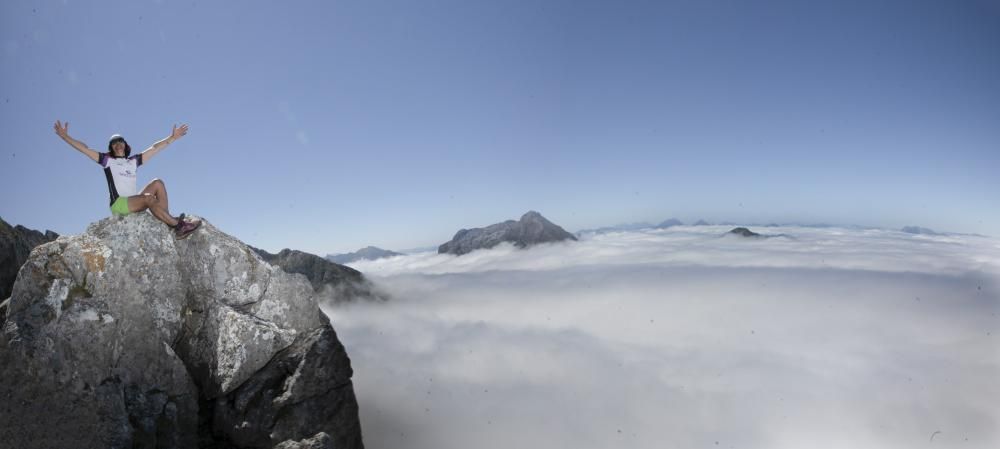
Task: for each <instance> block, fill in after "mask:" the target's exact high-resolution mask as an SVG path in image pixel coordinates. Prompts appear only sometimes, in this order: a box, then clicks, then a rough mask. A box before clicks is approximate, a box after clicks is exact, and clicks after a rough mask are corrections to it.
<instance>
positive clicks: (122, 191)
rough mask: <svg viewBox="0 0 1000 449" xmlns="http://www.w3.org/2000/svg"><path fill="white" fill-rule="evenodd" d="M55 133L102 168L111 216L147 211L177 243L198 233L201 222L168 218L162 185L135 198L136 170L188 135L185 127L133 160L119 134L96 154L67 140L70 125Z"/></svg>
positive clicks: (57, 126) (156, 181)
mask: <svg viewBox="0 0 1000 449" xmlns="http://www.w3.org/2000/svg"><path fill="white" fill-rule="evenodd" d="M55 130H56V134H58V135H59V137H61V138H62V140H65V141H66V143H68V144H70V146H72V147H73V148H76V149H77V150H78V151H80V152H81V153H83V154H84V155H86V156H87V157H89V158H90V159H91V160H93V161H94V162H97V163H98V164H101V166H102V167H104V176H105V177H106V178H107V181H108V191H109V193H110V194H111V212H112V213H113V214H115V215H122V216H124V215H128V214H130V213H135V212H142V211H144V210H146V209H149V211H150V212H152V213H153V216H155V217H156V218H158V219H159V220H160V221H162V222H164V223H166V225H167V226H170V227H171V228H172V229H173V230H174V237H175V238H176V239H183V238H187V236H189V235H191V233H192V232H194V230H195V229H198V226H201V220H193V219H189V218H185V217H184V214H181V215H180V217H178V218H174V217H173V216H172V215H170V211H169V209H168V208H167V188H166V187H165V186H164V185H163V181H160V180H159V179H154V180H153V181H152V182H150V183H149V184H147V185H146V187H145V188H143V189H142V191H141V192H139V193H138V194H136V191H135V174H136V170H137V169H138V168H139V166H141V165H142V164H143V163H145V162H148V161H149V160H150V159H152V157H153V156H156V154H157V153H159V152H160V151H161V150H163V149H164V148H166V147H167V145H170V144H171V143H173V142H174V141H175V140H177V139H180V138H181V137H184V135H185V134H187V131H188V126H187V125H181V127H180V128H178V127H177V125H174V129H173V131H171V132H170V137H167V138H166V139H163V140H161V141H159V142H156V143H154V144H153V146H151V147H149V148H147V149H146V151H143V152H142V153H139V154H137V155H135V156H132V155H131V153H132V147H130V146H129V144H128V142H126V141H125V139H124V138H123V137H122V136H120V135H118V134H115V135H113V136H111V141H110V142H108V152H107V153H98V152H97V151H94V150H92V149H90V148H89V147H88V146H87V145H86V144H85V143H83V142H80V141H79V140H76V139H74V138H72V137H70V136H69V122H67V123H66V124H62V123H60V122H59V121H58V120H57V121H56V124H55Z"/></svg>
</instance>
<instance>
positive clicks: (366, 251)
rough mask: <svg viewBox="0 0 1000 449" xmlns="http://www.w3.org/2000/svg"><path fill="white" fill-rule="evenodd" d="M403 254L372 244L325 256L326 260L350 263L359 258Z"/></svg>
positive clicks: (373, 258) (378, 257) (381, 257)
mask: <svg viewBox="0 0 1000 449" xmlns="http://www.w3.org/2000/svg"><path fill="white" fill-rule="evenodd" d="M402 255H403V254H401V253H397V252H395V251H389V250H387V249H382V248H377V247H374V246H366V247H364V248H361V249H359V250H357V251H355V252H353V253H347V254H331V255H328V256H326V260H329V261H330V262H333V263H340V264H344V263H351V262H357V261H359V260H378V259H383V258H386V257H393V256H402Z"/></svg>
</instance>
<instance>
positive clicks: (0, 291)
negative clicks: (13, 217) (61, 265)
mask: <svg viewBox="0 0 1000 449" xmlns="http://www.w3.org/2000/svg"><path fill="white" fill-rule="evenodd" d="M58 237H59V234H56V233H55V232H52V231H45V233H44V234H42V233H41V232H38V231H36V230H34V229H28V228H26V227H24V226H21V225H17V226H11V225H10V224H8V223H7V222H6V221H3V219H2V218H0V300H3V299H5V298H7V297H9V296H10V292H11V288H12V287H13V286H14V279H15V278H17V271H18V270H20V269H21V265H24V261H25V260H28V254H30V253H31V250H32V249H33V248H34V247H36V246H38V245H41V244H42V243H46V242H51V241H53V240H55V239H56V238H58Z"/></svg>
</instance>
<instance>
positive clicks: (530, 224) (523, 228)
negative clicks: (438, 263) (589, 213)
mask: <svg viewBox="0 0 1000 449" xmlns="http://www.w3.org/2000/svg"><path fill="white" fill-rule="evenodd" d="M562 240H574V241H575V240H576V237H574V236H573V234H570V233H569V232H566V230H565V229H563V228H561V227H559V226H557V225H555V224H553V223H552V222H551V221H549V220H546V219H545V217H543V216H542V214H540V213H538V212H535V211H529V212H528V213H526V214H524V215H522V216H521V220H520V221H514V220H507V221H505V222H503V223H497V224H493V225H490V226H487V227H485V228H474V229H462V230H460V231H458V233H456V234H455V237H454V238H452V239H451V241H449V242H447V243H445V244H443V245H441V246H439V247H438V254H446V253H447V254H455V255H459V256H460V255H462V254H467V253H469V252H472V251H475V250H477V249H484V248H492V247H494V246H497V245H499V244H500V243H501V242H510V243H513V244H514V246H517V247H518V248H525V247H528V246H531V245H535V244H538V243H546V242H558V241H562Z"/></svg>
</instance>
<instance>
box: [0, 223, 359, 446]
mask: <svg viewBox="0 0 1000 449" xmlns="http://www.w3.org/2000/svg"><path fill="white" fill-rule="evenodd" d="M0 325H2V330H3V332H2V333H0V379H2V382H0V441H2V442H3V444H4V445H5V446H6V447H17V448H55V447H73V448H102V449H104V448H132V447H142V448H146V447H148V448H154V447H155V448H194V447H219V448H244V447H246V448H251V447H252V448H270V447H274V446H277V445H281V444H285V447H309V446H303V444H311V443H308V440H310V439H314V438H317V435H318V434H320V433H324V434H326V436H327V437H326V438H328V439H329V440H330V441H332V442H333V443H334V444H333V447H337V448H361V447H362V440H361V427H360V422H359V419H358V408H357V401H356V399H355V397H354V390H353V386H352V383H351V377H352V373H353V372H352V370H351V364H350V360H349V359H348V357H347V353H346V351H345V349H344V347H343V345H342V344H341V343H340V342H339V340H338V339H337V336H336V333H335V332H334V330H333V328H332V327H331V326H330V322H329V320H328V318H327V317H326V316H325V315H324V314H323V313H322V312H321V311H320V310H319V308H318V306H317V303H316V299H315V292H314V290H313V288H312V287H311V286H310V285H309V283H308V282H307V281H306V280H305V279H303V278H302V277H301V276H295V275H290V274H288V273H285V272H284V271H282V270H280V269H278V268H276V267H273V266H271V265H269V264H267V263H265V262H264V261H263V260H262V259H261V258H260V257H259V256H257V254H256V253H254V252H253V251H251V250H250V248H249V247H247V246H246V245H245V244H243V243H242V242H240V241H239V240H237V239H235V238H233V237H231V236H229V235H226V234H224V233H222V232H220V231H219V230H218V229H216V228H215V227H213V226H212V225H211V224H210V223H208V222H205V223H204V224H203V225H202V227H201V229H199V230H198V231H197V232H196V233H195V234H194V235H192V236H191V237H189V238H188V239H186V240H181V241H175V240H174V238H173V234H172V233H171V232H170V230H169V229H168V228H167V227H166V226H164V225H163V224H161V223H160V222H159V221H157V220H156V219H155V218H153V217H152V216H150V215H149V214H146V213H141V214H133V215H129V216H127V217H124V218H118V217H111V218H107V219H104V220H101V221H99V222H96V223H94V224H92V225H91V226H90V227H88V228H87V230H86V232H84V233H83V234H81V235H76V236H63V237H61V238H60V239H58V240H56V241H54V242H50V243H46V244H43V245H41V246H38V247H37V248H35V249H34V250H33V251H32V252H31V255H30V257H29V258H28V260H27V262H26V263H25V264H24V267H23V268H22V270H21V272H20V274H19V275H18V278H17V281H16V282H15V284H14V290H13V294H12V296H11V299H10V305H9V314H8V316H7V319H6V320H5V321H4V322H2V323H0ZM303 441H306V442H307V443H303ZM286 443H287V444H286ZM293 444H298V445H299V446H294V445H293Z"/></svg>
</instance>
